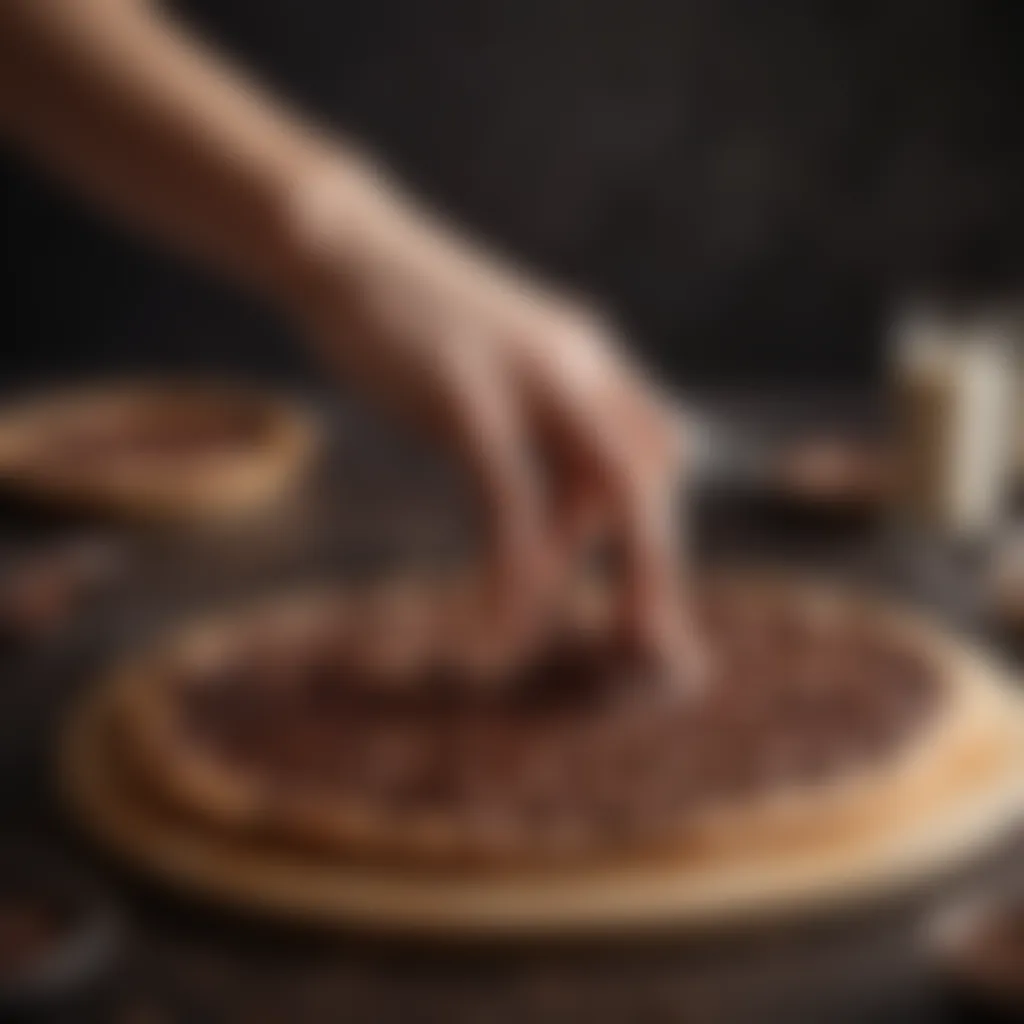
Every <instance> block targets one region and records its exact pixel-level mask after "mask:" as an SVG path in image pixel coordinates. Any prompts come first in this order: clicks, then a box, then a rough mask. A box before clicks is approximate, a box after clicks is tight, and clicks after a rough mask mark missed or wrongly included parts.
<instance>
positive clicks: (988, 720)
mask: <svg viewBox="0 0 1024 1024" xmlns="http://www.w3.org/2000/svg"><path fill="white" fill-rule="evenodd" d="M942 642H944V643H951V644H952V646H953V647H954V648H955V649H956V655H957V667H956V670H955V671H956V674H957V679H958V682H957V686H959V687H962V688H964V689H965V690H969V691H972V692H973V693H975V694H977V696H978V703H977V708H978V712H979V717H978V719H977V720H976V729H977V730H978V731H977V732H976V733H975V739H974V742H973V743H969V744H967V745H966V747H965V748H964V755H965V756H963V757H960V758H955V759H953V760H951V761H950V760H943V761H942V763H941V764H936V765H934V766H933V767H932V768H931V769H930V770H928V771H925V772H924V774H923V776H921V777H919V782H918V784H917V785H916V786H915V787H913V788H912V789H907V790H906V791H905V793H904V797H903V798H902V799H900V800H893V799H890V798H888V797H886V798H885V799H883V800H881V801H880V802H879V803H877V804H876V805H875V806H874V808H873V809H872V808H870V807H869V806H868V805H867V804H865V806H864V811H865V815H864V816H863V817H858V816H852V817H850V818H849V819H848V823H847V824H848V827H847V828H837V827H836V823H835V821H834V820H833V821H832V822H831V823H830V824H828V825H826V824H825V823H824V822H819V824H818V826H817V827H816V828H813V827H812V828H809V829H808V830H805V831H804V833H803V835H802V836H800V837H799V839H796V840H795V841H788V842H785V843H767V842H764V843H762V842H756V843H754V844H748V845H747V846H746V848H745V849H744V850H739V849H736V848H734V852H735V855H734V856H732V857H730V858H722V857H721V856H720V855H719V854H718V853H717V852H712V851H708V850H701V849H698V848H696V847H694V848H691V849H690V850H689V851H687V852H685V853H684V851H680V850H674V851H662V852H661V854H655V853H654V852H648V853H647V854H646V855H644V856H633V857H629V858H624V859H618V860H609V861H605V862H601V863H591V864H582V865H580V864H576V865H573V866H572V867H570V868H568V869H565V868H562V867H560V866H557V865H549V866H547V867H545V868H541V867H537V866H532V867H531V866H528V865H523V866H520V867H518V868H515V867H509V866H506V867H505V868H504V869H503V870H501V871H497V872H496V871H493V870H487V871H477V870H467V869H466V868H464V867H463V868H458V869H455V870H445V869H441V868H430V867H429V866H424V865H420V866H416V865H413V864H404V865H390V864H381V863H375V862H352V861H348V860H345V859H339V858H337V857H330V856H326V855H324V854H323V853H322V852H321V853H314V852H312V851H310V850H309V849H299V848H296V847H295V846H294V845H291V844H284V845H283V844H281V843H280V842H276V841H274V840H273V839H271V838H268V837H257V836H252V835H239V834H237V833H236V834H232V833H230V832H225V831H223V830H217V829H212V828H205V827H202V826H199V825H197V823H196V822H195V820H194V819H192V818H188V817H184V816H182V815H181V814H180V813H178V812H176V811H175V810H173V809H172V808H169V807H168V806H167V805H165V804H161V803H160V802H159V801H154V800H153V799H152V796H151V794H150V793H148V792H147V791H146V790H145V789H144V788H140V787H139V786H138V785H137V780H133V779H132V777H131V775H130V773H128V772H126V771H125V769H124V765H123V763H121V762H120V761H119V760H118V757H117V755H116V744H115V743H114V742H113V741H114V735H113V730H112V729H111V725H112V722H113V719H114V704H115V699H114V691H113V689H112V688H111V687H110V685H108V686H106V687H100V688H98V689H96V690H94V691H93V692H92V693H91V694H90V695H89V697H88V698H87V700H86V701H85V702H84V703H83V704H82V706H81V707H80V708H79V709H78V710H77V713H76V714H75V715H74V716H73V718H72V720H71V722H70V723H69V728H68V731H67V733H66V735H65V737H64V740H65V742H64V745H63V751H62V780H63V784H64V788H65V792H66V794H67V796H68V798H69V800H70V801H71V803H72V805H73V806H74V808H75V809H76V811H77V812H78V814H79V816H80V818H81V820H82V821H83V822H84V823H85V824H86V825H88V827H89V828H90V830H91V831H92V832H93V834H94V835H95V836H96V837H97V838H98V839H99V840H101V841H102V842H103V843H105V844H106V845H107V846H108V847H109V848H110V849H112V850H115V851H117V852H119V853H120V854H121V855H122V856H123V857H125V858H127V859H128V860H129V861H130V862H132V863H134V864H135V865H136V866H137V867H139V868H141V869H144V870H146V871H147V872H149V873H151V874H153V875H155V876H156V877H158V878H160V879H161V880H163V881H164V882H166V883H168V884H171V885H174V886H178V887H181V888H183V889H185V890H187V891H190V892H192V893H195V894H198V895H202V896H205V897H207V898H211V899H214V900H216V901H218V902H222V903H227V904H229V905H233V906H236V907H239V908H242V909H245V910H246V911H260V912H263V913H267V914H270V915H272V916H275V917H278V918H285V919H289V920H292V921H296V922H301V923H304V924H310V925H316V926H325V927H343V928H352V927H356V928H359V929H365V930H372V931H377V932H385V933H401V934H409V935H429V936H431V937H441V938H450V939H480V938H491V939H495V938H508V937H525V936H532V937H537V936H573V937H601V936H607V935H615V936H622V935H624V934H633V933H636V934H642V933H650V932H662V931H666V930H671V931H679V930H692V929H701V930H706V929H708V928H719V927H735V926H752V925H755V924H757V923H760V922H763V921H768V920H772V921H774V920H777V919H779V918H780V917H790V916H793V915H808V914H816V913H827V912H835V911H839V910H842V909H843V908H847V907H853V906H863V905H864V903H865V901H869V900H878V899H882V898H885V897H888V896H892V895H893V894H895V893H898V892H900V891H903V890H906V889H908V888H913V887H920V886H923V885H925V884H927V883H929V882H931V881H933V880H935V879H936V878H937V877H938V876H940V875H941V874H942V873H944V872H947V871H951V870H953V869H955V868H957V867H959V866H960V865H962V864H964V863H966V862H967V861H968V860H970V859H972V858H975V857H977V856H979V855H980V854H982V853H983V852H984V851H985V850H987V849H989V848H990V847H991V846H992V845H993V844H994V843H996V842H998V841H999V840H1000V838H1001V837H1003V836H1004V835H1005V834H1007V833H1008V831H1009V830H1010V828H1011V827H1012V826H1013V825H1014V824H1015V823H1016V822H1018V821H1019V819H1020V816H1021V812H1022V807H1024V763H1022V762H1024V756H1022V743H1021V741H1022V739H1024V710H1022V709H1021V707H1020V703H1019V699H1018V698H1016V697H1014V696H1012V695H1011V694H1010V693H1009V690H1008V685H1007V680H1006V678H1005V676H1004V675H1003V673H1002V672H1001V670H1000V669H999V668H998V667H997V666H995V665H994V664H993V663H992V662H990V661H989V660H988V659H987V658H985V657H984V656H983V655H981V654H980V653H979V652H977V651H974V650H972V649H969V648H966V647H960V646H959V645H956V644H955V643H952V642H951V641H949V640H948V638H945V637H943V638H942ZM981 705H986V706H987V707H988V712H987V713H984V714H982V713H981V711H982V708H981ZM965 738H966V737H965ZM933 749H937V748H933ZM968 749H969V750H970V753H969V754H968V753H967V751H968ZM940 760H942V759H940ZM922 768H923V765H922ZM808 824H810V823H808ZM793 838H794V839H795V834H794V835H793Z"/></svg>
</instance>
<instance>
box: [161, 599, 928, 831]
mask: <svg viewBox="0 0 1024 1024" xmlns="http://www.w3.org/2000/svg"><path fill="white" fill-rule="evenodd" d="M697 611H698V618H699V619H700V621H701V622H702V623H703V627H704V631H705V636H706V642H707V645H708V646H709V648H710V651H711V654H712V661H713V664H714V666H715V669H714V673H713V678H711V679H710V680H709V681H708V684H707V685H706V686H705V687H704V688H702V690H701V691H700V693H699V694H695V695H690V696H685V695H684V696H681V694H680V688H679V687H678V686H677V685H674V683H675V681H674V680H672V679H671V678H667V677H666V676H665V675H664V673H662V672H658V671H655V670H653V669H652V667H651V666H649V665H644V664H643V663H641V662H639V661H638V660H637V659H636V656H635V655H632V654H630V653H628V652H623V651H616V650H614V649H612V650H609V649H605V650H603V651H600V650H598V649H596V648H595V647H594V646H593V644H592V643H584V642H580V641H574V640H571V639H566V640H565V641H563V642H562V643H560V644H555V645H553V646H552V647H551V648H550V649H549V650H547V651H546V652H545V653H544V655H543V656H542V657H539V658H537V659H535V660H534V661H533V662H532V663H530V664H528V665H527V666H525V667H524V668H522V669H521V670H520V673H519V675H518V676H517V677H516V678H515V679H514V680H512V681H511V685H508V686H506V687H504V688H502V689H501V690H500V691H499V692H496V693H490V694H488V696H487V698H486V699H483V698H481V697H480V696H479V695H476V696H473V695H470V694H467V693H466V692H465V691H464V690H462V689H460V688H458V687H453V686H444V685H427V683H426V677H424V676H423V675H422V674H421V676H420V677H418V682H419V683H420V684H421V685H418V686H405V687H403V688H401V689H400V690H399V691H397V692H396V691H395V690H393V689H385V690H382V689H381V688H380V687H379V686H377V685H376V683H375V681H374V680H373V679H372V678H369V679H368V678H367V675H366V672H367V667H366V662H365V661H360V659H358V658H356V657H353V655H352V651H353V650H354V649H355V648H353V647H352V646H351V645H349V644H347V643H346V642H345V635H346V630H345V628H344V627H342V626H341V625H339V626H338V628H337V629H335V630H332V629H330V628H327V627H329V623H325V624H322V626H323V627H324V628H322V633H321V640H320V641H319V642H314V639H313V638H312V637H309V636H307V638H306V641H305V643H304V644H302V645H294V644H293V645H292V646H290V647H288V648H287V650H285V651H278V652H277V656H273V655H272V654H271V653H270V652H268V651H267V650H265V649H264V650H258V649H257V648H258V644H257V647H256V648H254V647H253V646H252V642H251V641H250V643H249V644H248V646H247V645H246V643H240V644H239V647H238V650H236V651H234V652H232V653H230V654H227V655H226V656H225V657H223V658H222V659H220V660H219V661H218V663H217V664H214V665H212V666H209V665H208V666H207V667H206V668H205V669H204V670H203V672H198V671H190V670H181V669H180V668H179V678H178V683H179V690H178V691H176V692H178V693H179V695H180V700H178V701H177V703H176V707H177V708H178V711H179V715H180V719H179V720H180V723H181V727H182V729H183V730H184V731H185V734H186V735H188V736H189V737H190V742H192V743H193V744H195V745H198V746H199V747H200V748H201V749H202V750H203V751H205V752H206V755H207V756H211V757H213V758H216V759H217V760H218V761H219V762H220V763H222V764H227V765H231V766H234V767H235V768H236V769H241V770H243V771H244V772H246V773H248V774H249V775H250V776H251V777H253V778H257V779H260V780H262V782H263V783H264V784H265V786H267V787H268V788H269V789H270V790H271V791H272V792H274V793H276V794H278V795H279V797H280V798H281V799H287V798H288V796H289V794H297V793H301V794H310V793H317V794H319V795H320V796H322V797H324V796H326V797H328V798H329V799H333V800H336V801H338V803H339V805H341V806H358V807H360V808H367V807H368V808H370V809H372V810H373V811H374V812H376V813H379V814H382V815H394V816H395V817H396V818H397V817H399V816H401V815H407V814H409V813H410V812H413V811H428V812H430V813H431V814H433V815H435V816H441V817H442V818H443V819H444V820H447V821H448V822H449V823H450V824H451V827H452V828H454V829H461V830H462V831H463V832H469V833H472V834H473V835H477V836H480V835H484V834H490V833H495V834H497V833H502V834H506V833H512V834H518V835H520V836H522V835H524V834H525V835H528V836H530V837H533V838H537V837H539V836H543V837H545V838H547V839H554V838H555V837H562V838H566V839H568V837H572V836H576V837H578V836H580V835H582V836H591V837H592V836H594V835H595V834H609V833H612V834H615V835H616V836H620V837H621V836H623V835H632V836H639V835H646V834H649V833H652V832H658V831H659V830H665V829H670V828H675V827H678V825H679V824H680V822H681V821H683V820H685V819H686V818H687V816H688V815H691V814H692V813H693V812H694V811H696V810H698V809H700V808H706V807H708V806H709V805H712V804H718V803H721V802H724V801H735V800H737V799H750V798H757V797H761V796H766V795H769V794H771V793H773V792H776V791H778V790H780V789H788V788H792V787H794V786H799V785H806V784H815V783H821V782H828V781H831V780H835V779H836V778H838V777H841V776H844V775H845V774H847V773H849V772H850V771H853V770H856V769H858V768H863V767H868V766H870V765H872V764H875V763H877V762H879V761H880V760H882V759H884V758H885V757H887V756H889V755H891V754H893V753H895V752H897V751H899V750H900V749H902V748H903V747H904V745H905V744H906V742H907V740H908V739H909V738H910V737H911V736H912V735H913V734H914V733H915V731H916V730H917V729H918V728H919V726H920V725H921V723H922V722H923V720H924V719H925V718H926V717H927V716H928V714H929V713H930V712H931V711H932V710H933V709H934V708H935V706H936V705H937V702H938V697H939V694H940V685H939V684H940V677H939V674H938V673H937V672H936V670H935V667H934V666H933V665H932V664H930V662H929V661H928V660H927V659H926V658H925V657H924V656H923V655H922V654H921V653H920V652H918V651H917V650H916V649H915V648H914V646H913V645H912V644H911V643H910V642H909V641H908V640H905V639H902V638H900V637H898V636H896V635H895V634H894V633H892V634H890V632H889V631H888V630H886V628H885V627H883V626H882V625H881V624H871V623H867V622H865V621H863V620H862V619H861V618H858V617H857V616H856V615H855V613H853V612H852V611H847V612H838V611H836V610H834V609H832V610H830V609H827V608H826V609H822V608H816V607H811V606H807V607H802V606H798V605H797V604H796V603H795V602H791V601H790V602H787V601H785V600H782V601H780V599H779V598H778V596H776V597H774V598H772V599H761V600H752V599H751V595H750V594H749V593H746V592H743V591H739V590H737V591H735V592H732V593H730V592H729V591H724V592H721V593H715V592H712V591H710V590H709V592H708V593H706V594H704V595H702V596H701V597H700V600H699V607H698V609H697ZM332 638H333V639H332ZM265 639H266V637H265V636H264V640H265ZM414 675H415V673H414Z"/></svg>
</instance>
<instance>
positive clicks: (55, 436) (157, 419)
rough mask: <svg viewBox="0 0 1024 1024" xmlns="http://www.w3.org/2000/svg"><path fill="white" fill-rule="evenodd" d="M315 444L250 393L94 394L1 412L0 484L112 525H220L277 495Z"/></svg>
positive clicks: (294, 417) (70, 394)
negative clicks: (120, 521)
mask: <svg viewBox="0 0 1024 1024" xmlns="http://www.w3.org/2000/svg"><path fill="white" fill-rule="evenodd" d="M315 441H316V431H315V429H314V426H313V423H312V421H311V419H310V418H309V416H308V415H307V414H306V413H305V412H304V411H303V410H302V409H301V408H299V407H297V406H296V405H293V404H292V403H289V402H287V401H284V400H281V399H278V398H276V397H274V396H271V395H266V394H262V393H260V392H258V391H250V390H246V389H244V388H240V387H232V386H227V385H219V384H199V383H196V384H185V383H179V384H171V383H132V384H128V383H125V384H119V385H110V386H107V387H101V386H96V387H93V388H83V389H81V390H78V391H66V392H59V393H56V394H53V395H49V396H44V397H38V398H34V399H27V400H23V401H21V402H20V403H18V404H15V405H13V406H10V407H8V408H7V409H5V410H3V411H0V485H3V486H4V487H5V488H6V489H7V490H8V491H10V492H12V493H15V494H20V495H24V496H27V497H31V498H33V499H42V500H45V501H48V502H50V503H53V504H57V505H60V506H64V507H68V508H74V509H82V510H86V511H90V512H98V513H101V514H106V515H112V516H114V517H117V518H124V519H141V520H147V521H175V522H187V521H199V520H202V521H206V520H217V519H225V518H231V517H234V516H237V515H239V514H242V513H245V512H249V511H252V510H255V509H259V508H263V507H265V506H266V505H267V504H269V503H270V502H272V501H273V500H274V499H276V498H278V497H280V496H281V495H282V494H284V493H286V492H287V491H288V489H289V487H290V486H291V485H292V484H293V483H294V482H295V481H296V479H297V478H298V476H299V475H300V474H301V472H302V471H303V470H304V469H305V468H307V466H308V464H309V462H310V458H311V455H312V453H313V451H314V449H315Z"/></svg>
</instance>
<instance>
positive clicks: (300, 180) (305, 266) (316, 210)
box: [271, 153, 421, 314]
mask: <svg viewBox="0 0 1024 1024" xmlns="http://www.w3.org/2000/svg"><path fill="white" fill-rule="evenodd" d="M277 221H278V228H277V235H278V245H277V247H276V248H277V251H278V253H279V254H280V259H279V260H277V261H276V266H275V270H274V274H273V281H272V283H271V290H272V292H273V294H274V295H275V297H276V298H277V300H278V301H279V302H281V303H282V304H283V305H284V306H285V307H286V309H288V310H297V311H298V312H299V313H300V314H301V313H304V312H305V309H306V308H308V306H309V305H310V304H311V303H315V302H318V301H319V300H320V298H321V297H322V296H323V295H324V293H325V290H327V289H330V291H331V292H332V293H334V294H335V297H337V296H336V293H337V291H338V289H339V288H340V289H342V290H344V289H345V288H346V287H351V288H357V287H359V282H360V280H362V279H364V278H365V276H366V274H367V272H368V270H369V268H372V267H373V266H375V265H378V264H386V263H387V262H388V261H390V260H391V259H392V258H393V254H394V253H395V252H396V251H397V250H398V249H399V248H400V247H402V246H408V245H409V244H410V241H411V240H412V239H414V238H416V237H417V236H418V235H420V234H421V228H420V225H419V218H418V216H417V214H416V212H415V210H414V208H413V206H412V204H411V203H410V202H409V201H408V200H407V199H406V198H405V197H404V196H402V194H401V192H400V191H399V190H398V188H397V187H395V186H394V185H393V184H392V182H391V181H390V180H389V178H388V177H387V175H386V174H385V173H384V172H383V171H382V170H381V169H380V168H378V167H375V166H374V165H373V164H372V163H371V162H370V161H369V160H368V159H364V158H362V157H361V156H357V155H354V154H349V153H346V154H344V155H339V154H337V153H333V154H330V155H327V156H321V157H319V158H314V159H311V160H309V161H308V162H307V163H306V164H305V165H304V166H303V167H302V168H301V169H300V170H298V172H297V173H295V174H293V175H291V176H290V177H289V178H288V180H287V181H286V182H285V183H284V185H283V187H282V188H281V190H280V195H279V199H278V217H277Z"/></svg>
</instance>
